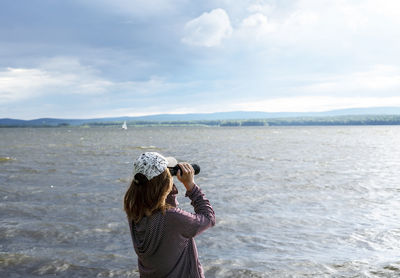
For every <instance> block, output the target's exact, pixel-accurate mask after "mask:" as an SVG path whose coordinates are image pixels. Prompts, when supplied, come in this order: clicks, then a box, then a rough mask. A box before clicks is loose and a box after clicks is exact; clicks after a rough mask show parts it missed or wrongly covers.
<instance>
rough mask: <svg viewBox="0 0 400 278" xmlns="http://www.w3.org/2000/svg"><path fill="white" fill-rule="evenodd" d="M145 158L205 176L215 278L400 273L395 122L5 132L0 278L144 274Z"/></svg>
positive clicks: (205, 240)
mask: <svg viewBox="0 0 400 278" xmlns="http://www.w3.org/2000/svg"><path fill="white" fill-rule="evenodd" d="M146 151H156V152H159V153H162V154H164V155H165V156H174V157H175V158H177V160H178V161H186V162H190V163H196V164H198V165H199V166H200V167H201V172H200V173H199V174H198V175H197V176H196V177H195V181H196V183H197V184H198V185H199V186H200V187H201V188H202V189H203V191H204V193H205V194H206V196H207V198H208V199H209V200H210V202H211V204H212V206H213V208H214V210H215V212H216V218H217V221H216V225H215V226H214V227H213V228H211V229H209V230H206V231H205V232H204V233H202V234H201V235H199V236H198V237H196V239H195V240H196V243H197V247H198V252H199V256H200V262H201V263H202V265H203V268H204V272H205V276H206V277H400V126H324V127H322V126H314V127H271V126H270V127H268V126H265V127H201V126H200V127H194V126H187V127H129V126H128V129H127V130H123V129H121V128H120V127H90V128H84V127H59V128H1V129H0V277H9V278H13V277H15V278H17V277H24V278H25V277H28V278H29V277H68V278H70V277H139V273H138V269H137V257H136V254H135V252H134V249H133V246H132V241H131V238H130V234H129V227H128V223H127V220H126V216H125V213H124V211H123V196H124V193H125V191H126V190H127V188H128V186H129V183H130V181H131V179H132V169H133V167H132V162H133V161H134V159H136V158H137V156H138V155H140V154H141V153H143V152H146ZM176 185H177V187H178V190H179V198H178V200H179V203H180V207H181V208H183V209H185V210H187V211H190V212H192V211H193V208H192V207H191V205H190V201H189V200H188V199H187V198H185V197H184V194H185V191H184V187H183V186H182V185H181V184H180V183H179V182H178V181H176Z"/></svg>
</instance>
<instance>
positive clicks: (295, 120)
mask: <svg viewBox="0 0 400 278" xmlns="http://www.w3.org/2000/svg"><path fill="white" fill-rule="evenodd" d="M123 122H124V121H122V120H121V121H101V120H98V121H93V122H85V123H79V122H76V121H71V120H57V119H49V121H43V122H42V123H40V122H39V123H38V122H35V123H34V124H32V123H31V122H30V121H19V122H18V123H17V124H16V123H13V122H10V123H4V122H3V123H1V122H0V128H24V127H30V128H32V127H38V128H39V127H40V128H46V127H52V128H53V127H81V128H82V127H83V128H84V127H99V126H115V127H118V126H122V124H123ZM352 125H353V126H362V125H400V115H349V116H327V117H288V118H265V119H237V120H191V121H185V120H177V121H127V126H128V128H129V127H144V126H213V127H239V126H241V127H247V126H352Z"/></svg>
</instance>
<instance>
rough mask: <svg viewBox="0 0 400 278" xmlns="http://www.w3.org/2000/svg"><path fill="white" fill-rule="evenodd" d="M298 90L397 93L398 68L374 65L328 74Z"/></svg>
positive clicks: (399, 78) (399, 86)
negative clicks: (359, 70) (352, 70)
mask: <svg viewBox="0 0 400 278" xmlns="http://www.w3.org/2000/svg"><path fill="white" fill-rule="evenodd" d="M298 90H299V91H303V92H307V93H317V94H321V93H323V94H349V93H351V94H353V95H354V94H357V95H368V94H371V93H372V94H375V95H376V94H379V95H390V94H393V93H395V94H398V92H399V91H400V68H398V67H395V66H390V65H375V66H373V67H372V68H371V69H370V70H367V71H361V72H353V73H350V74H342V75H330V76H329V77H326V78H321V80H319V81H316V82H314V83H311V84H309V85H306V86H303V87H299V88H298Z"/></svg>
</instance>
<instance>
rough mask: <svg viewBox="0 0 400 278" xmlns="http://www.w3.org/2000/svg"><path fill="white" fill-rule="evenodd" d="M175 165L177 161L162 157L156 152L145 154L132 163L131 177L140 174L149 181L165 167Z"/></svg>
mask: <svg viewBox="0 0 400 278" xmlns="http://www.w3.org/2000/svg"><path fill="white" fill-rule="evenodd" d="M176 164H177V161H176V159H175V158H173V157H164V156H162V155H161V154H159V153H156V152H146V153H143V154H142V155H140V156H139V158H138V159H137V160H136V161H135V162H134V163H133V175H134V176H135V175H136V174H138V173H141V174H143V175H145V176H146V177H147V179H148V180H151V179H152V178H154V177H156V176H158V175H159V174H161V173H162V172H164V171H165V169H167V167H174V166H175V165H176Z"/></svg>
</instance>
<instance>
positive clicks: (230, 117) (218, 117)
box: [0, 107, 400, 127]
mask: <svg viewBox="0 0 400 278" xmlns="http://www.w3.org/2000/svg"><path fill="white" fill-rule="evenodd" d="M360 115H400V107H372V108H353V109H341V110H332V111H326V112H306V113H302V112H278V113H269V112H248V111H233V112H219V113H198V114H160V115H149V116H140V117H115V118H97V119H53V118H41V119H35V120H18V119H8V118H5V119H0V127H27V126H30V127H43V126H50V127H51V126H67V125H68V126H80V125H116V124H120V123H122V122H123V121H127V122H130V123H141V124H142V125H143V124H146V123H147V124H151V123H155V124H160V123H171V124H179V122H187V123H188V122H193V121H240V120H242V121H243V120H266V119H287V120H286V122H295V121H293V120H290V119H295V118H302V119H304V118H321V117H338V116H360ZM272 122H277V121H276V120H275V121H272ZM319 122H321V121H319Z"/></svg>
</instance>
